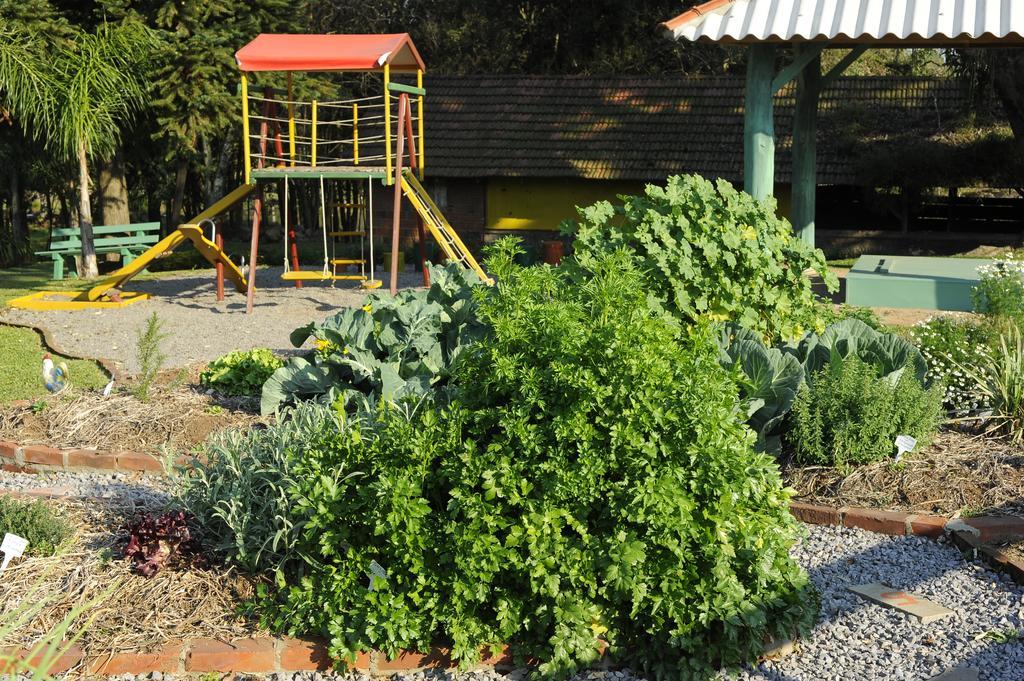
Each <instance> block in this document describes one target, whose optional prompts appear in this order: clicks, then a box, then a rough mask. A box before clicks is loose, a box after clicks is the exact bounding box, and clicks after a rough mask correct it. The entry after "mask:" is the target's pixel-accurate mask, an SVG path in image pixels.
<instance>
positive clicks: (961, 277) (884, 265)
mask: <svg viewBox="0 0 1024 681" xmlns="http://www.w3.org/2000/svg"><path fill="white" fill-rule="evenodd" d="M991 262H992V261H991V260H989V259H986V258H922V257H913V256H906V255H862V256H861V257H859V258H857V262H856V263H854V265H853V268H852V269H850V272H849V274H847V275H846V302H847V304H849V305H864V306H867V307H914V308H922V309H926V310H961V311H970V310H971V289H973V288H974V286H975V285H976V284H977V283H978V280H979V279H980V275H979V274H978V268H979V267H980V266H982V265H988V264H990V263H991Z"/></svg>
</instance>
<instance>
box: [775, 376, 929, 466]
mask: <svg viewBox="0 0 1024 681" xmlns="http://www.w3.org/2000/svg"><path fill="white" fill-rule="evenodd" d="M941 415H942V392H941V390H940V389H939V388H938V387H933V388H930V389H926V388H924V387H923V386H922V385H921V383H920V382H919V381H918V379H917V378H916V377H915V376H914V374H913V373H912V372H909V371H903V372H897V373H892V374H890V375H889V377H888V378H881V377H880V376H879V370H878V367H877V366H874V365H872V364H870V363H868V362H866V361H864V360H861V359H860V358H858V357H856V356H851V357H849V358H847V359H846V360H844V361H842V362H839V363H833V364H829V365H826V366H824V367H823V368H822V369H821V370H820V371H818V372H817V373H815V374H813V375H812V376H811V380H810V381H809V382H808V383H807V384H805V385H804V386H802V387H801V388H800V391H799V392H798V393H797V397H796V400H795V401H794V403H793V410H792V412H791V415H790V428H789V429H788V430H787V431H785V434H784V440H785V442H786V444H787V445H788V447H789V448H790V449H791V451H792V453H793V455H794V459H795V460H796V462H797V463H799V464H805V465H810V464H813V465H824V466H836V467H839V468H843V467H847V466H850V465H861V464H867V463H872V462H874V461H879V460H881V459H885V458H887V457H889V456H892V455H893V454H894V453H895V445H894V444H893V443H894V441H895V439H896V436H898V435H910V436H912V437H914V438H916V439H917V441H918V445H919V446H927V445H928V444H929V443H930V442H931V438H932V436H934V434H935V432H936V430H937V429H938V425H939V420H940V418H941Z"/></svg>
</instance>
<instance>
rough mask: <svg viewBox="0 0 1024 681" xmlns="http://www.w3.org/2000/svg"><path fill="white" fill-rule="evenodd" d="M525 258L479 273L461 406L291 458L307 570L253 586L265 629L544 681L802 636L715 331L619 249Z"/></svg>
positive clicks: (771, 510)
mask: <svg viewBox="0 0 1024 681" xmlns="http://www.w3.org/2000/svg"><path fill="white" fill-rule="evenodd" d="M518 254H519V251H518V249H517V248H516V247H515V246H514V244H512V243H508V242H505V243H502V244H501V245H499V246H498V247H497V248H496V250H495V251H494V252H493V254H492V256H491V258H490V259H489V260H488V266H489V268H490V270H491V271H492V272H494V273H495V275H496V277H497V280H498V284H497V286H496V290H494V291H492V292H491V293H490V294H489V295H487V296H485V297H482V299H481V301H480V307H479V311H478V314H479V317H480V320H481V322H482V323H484V324H486V325H487V327H488V328H489V329H490V330H491V332H490V333H489V334H487V335H485V336H483V337H482V338H481V339H480V340H479V341H478V342H477V344H476V345H474V346H473V348H472V349H471V351H470V352H468V353H467V354H466V355H465V356H464V358H463V361H461V362H459V363H457V364H456V365H455V368H454V369H453V375H452V377H451V378H452V386H451V387H452V389H451V390H450V391H449V392H448V394H447V397H448V399H447V400H443V401H436V400H435V401H429V400H428V401H423V402H420V403H418V404H413V403H411V402H403V403H400V404H393V403H392V404H388V403H384V404H382V406H381V408H380V409H379V411H378V412H376V413H369V414H367V415H366V416H365V418H364V419H360V420H359V421H357V422H354V423H352V424H351V426H350V427H347V428H344V429H341V428H339V429H331V430H330V432H331V436H330V437H329V438H325V439H324V440H323V441H320V442H316V441H312V442H309V443H307V444H306V445H305V446H303V447H302V448H301V449H299V448H294V449H289V450H288V451H289V454H290V457H291V458H292V460H291V462H290V463H289V466H290V469H289V470H290V476H291V481H292V482H291V484H290V486H288V488H287V496H288V497H289V500H290V502H291V505H290V507H288V508H287V509H285V511H284V512H285V513H287V514H290V517H291V518H292V521H293V523H294V525H293V529H291V530H289V532H288V534H289V536H291V537H294V538H295V544H294V546H293V547H292V549H291V553H292V555H294V556H297V557H298V558H299V561H300V562H299V563H298V564H295V565H291V566H289V567H287V568H286V569H285V571H284V572H285V575H286V586H283V587H282V586H281V585H280V584H279V583H278V584H268V585H266V586H264V587H263V589H261V591H260V594H261V601H260V608H259V609H260V611H261V613H262V616H263V619H264V623H265V624H268V625H270V626H271V627H272V628H273V629H276V630H286V631H289V632H291V633H293V634H299V633H302V634H319V635H325V636H327V637H328V638H329V640H330V641H331V652H332V654H333V655H334V656H336V657H342V658H344V657H349V658H351V655H353V654H354V652H355V651H357V650H365V649H370V648H376V649H381V650H383V651H384V652H386V653H389V654H393V653H395V652H397V651H398V650H399V649H402V648H418V649H424V648H425V647H426V646H429V645H431V644H436V643H438V642H445V643H446V644H450V646H451V648H452V654H453V656H454V658H455V659H457V660H459V661H460V662H461V663H462V664H464V665H470V664H472V663H473V662H475V661H477V660H478V659H479V656H480V652H481V649H482V648H484V647H487V646H494V645H498V644H502V643H508V644H510V645H511V646H512V648H513V650H515V651H517V653H518V654H519V655H521V656H522V658H523V659H524V660H525V659H526V658H533V659H535V660H537V661H538V662H539V669H538V671H539V672H540V674H542V675H543V676H545V677H549V678H561V677H565V676H567V675H569V674H571V673H572V672H573V671H574V670H576V669H578V668H579V667H581V666H585V665H588V664H590V663H592V662H594V661H596V660H597V659H598V657H599V654H600V650H601V648H602V647H603V645H604V643H603V642H602V640H603V641H604V642H607V645H608V650H609V654H610V655H611V656H612V657H613V658H614V659H615V660H617V661H620V662H622V663H624V664H629V665H631V666H633V667H634V668H643V669H644V670H646V671H647V672H648V673H650V674H652V675H654V676H657V677H659V678H673V679H677V678H683V679H687V678H689V679H697V678H709V677H710V676H712V675H713V674H714V673H716V672H717V670H718V669H719V667H720V666H723V665H724V666H731V665H737V664H740V663H742V662H746V661H750V660H752V659H754V658H755V657H756V656H757V654H758V653H759V652H760V651H761V650H762V648H763V646H764V643H765V641H766V640H768V639H769V638H771V637H772V636H790V635H793V634H794V633H795V632H796V631H797V630H800V629H801V628H803V627H805V626H807V625H809V623H810V621H811V620H812V619H813V617H814V608H815V606H816V603H815V601H814V598H813V597H812V596H811V595H810V594H809V593H808V592H807V584H808V583H807V578H806V575H805V574H804V573H803V572H802V571H801V570H800V569H799V568H798V566H797V565H796V564H795V563H794V562H793V560H792V558H790V556H789V548H790V546H791V545H792V543H793V541H794V540H795V538H796V537H797V533H798V531H799V530H798V527H797V525H796V523H795V521H794V520H793V519H792V517H791V516H790V515H789V514H788V512H787V510H786V506H787V502H788V499H789V492H788V491H787V490H786V489H785V488H784V487H783V485H782V482H781V479H780V476H779V473H778V469H777V467H776V465H775V463H774V461H773V460H772V459H771V458H770V457H768V456H767V455H765V454H760V453H757V452H755V451H754V449H753V447H752V445H753V440H754V438H753V435H752V434H751V432H750V431H749V430H748V429H747V428H746V427H745V426H744V424H743V422H742V415H741V414H739V413H738V412H737V411H736V409H735V404H736V400H737V394H736V388H735V385H734V383H733V381H732V377H731V375H730V374H729V372H728V371H726V370H725V369H723V368H722V367H721V366H720V365H719V363H718V356H717V350H716V348H715V346H714V344H713V343H712V341H711V338H710V332H709V330H708V329H707V328H705V327H703V326H699V327H695V328H694V329H692V331H691V332H687V333H680V330H679V328H678V326H677V325H676V324H675V323H673V322H672V321H671V320H669V319H667V318H665V317H663V316H659V315H653V314H651V312H650V311H649V309H648V307H647V305H646V301H645V294H644V291H643V279H642V274H641V273H640V272H639V271H638V270H637V269H636V268H635V267H634V265H633V263H632V261H631V259H630V258H629V256H627V255H625V254H609V255H602V256H600V257H595V258H594V259H593V260H591V261H589V262H590V265H588V266H585V267H583V268H581V269H573V268H550V267H533V268H523V267H520V266H518V265H516V264H515V258H516V257H517V256H518ZM229 475H237V473H230V472H229ZM263 533H264V535H265V536H269V531H263Z"/></svg>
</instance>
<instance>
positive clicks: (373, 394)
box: [260, 265, 483, 414]
mask: <svg viewBox="0 0 1024 681" xmlns="http://www.w3.org/2000/svg"><path fill="white" fill-rule="evenodd" d="M429 267H430V281H431V286H430V288H429V289H428V290H426V291H423V290H406V291H401V292H400V293H399V294H398V295H396V296H391V295H389V294H387V293H374V294H371V295H370V296H368V297H367V305H366V306H365V307H363V308H359V309H355V308H347V309H344V310H342V311H341V312H338V313H337V314H335V315H333V316H332V317H328V318H327V319H326V320H324V321H323V322H321V323H319V324H309V325H307V326H304V327H301V328H299V329H296V330H295V331H293V332H292V335H291V341H292V344H293V345H295V347H301V346H302V345H303V344H304V343H306V341H307V340H309V339H310V338H312V339H313V341H314V343H315V346H316V349H315V351H314V352H313V353H311V355H310V356H307V357H294V358H292V359H290V360H288V362H287V363H286V364H285V365H284V366H283V367H281V368H280V369H278V370H277V371H275V372H274V373H273V375H272V376H271V377H270V379H269V380H267V382H266V383H265V384H264V386H263V393H262V397H261V401H260V409H261V411H262V412H263V413H264V414H269V413H273V412H274V411H276V410H277V409H279V408H280V407H281V406H282V405H285V404H293V403H295V402H298V401H300V400H308V399H314V398H326V399H328V400H330V401H333V400H335V399H341V400H342V401H345V402H348V401H350V400H351V399H352V398H353V397H355V398H361V397H366V398H367V399H368V401H370V402H376V401H378V400H380V399H385V400H399V399H402V398H404V397H420V396H423V395H425V394H427V393H429V392H431V391H432V390H434V389H436V388H438V387H440V386H441V385H443V383H444V381H445V380H446V378H447V377H448V375H449V372H450V369H451V367H452V365H453V364H454V363H455V361H456V360H457V359H458V357H459V355H460V354H461V353H462V352H463V351H464V350H465V349H466V348H467V347H469V346H470V345H471V344H472V343H473V342H475V341H476V340H477V339H478V338H479V337H480V336H481V335H482V334H483V327H482V326H481V325H480V324H479V322H478V321H477V319H476V314H475V310H476V304H477V303H476V300H475V298H474V295H473V290H474V289H475V288H476V287H477V286H478V285H479V284H480V280H479V278H478V277H477V276H476V275H475V274H474V273H473V272H471V271H469V270H464V269H462V268H461V267H459V266H457V265H447V266H445V267H437V266H433V265H429Z"/></svg>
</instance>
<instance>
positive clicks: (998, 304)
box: [971, 253, 1024, 322]
mask: <svg viewBox="0 0 1024 681" xmlns="http://www.w3.org/2000/svg"><path fill="white" fill-rule="evenodd" d="M978 274H980V275H981V279H980V281H979V282H978V284H977V285H976V286H975V287H974V289H973V290H972V291H971V302H972V303H973V305H974V309H975V311H977V312H982V313H984V314H986V315H991V316H993V317H1001V318H1005V319H1012V320H1015V321H1017V322H1021V321H1024V260H1021V259H1019V258H1018V257H1017V256H1016V255H1014V254H1012V253H1011V254H1009V255H1007V256H1006V257H1005V258H1001V259H999V260H995V261H993V263H992V264H991V265H982V266H981V267H979V268H978Z"/></svg>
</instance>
